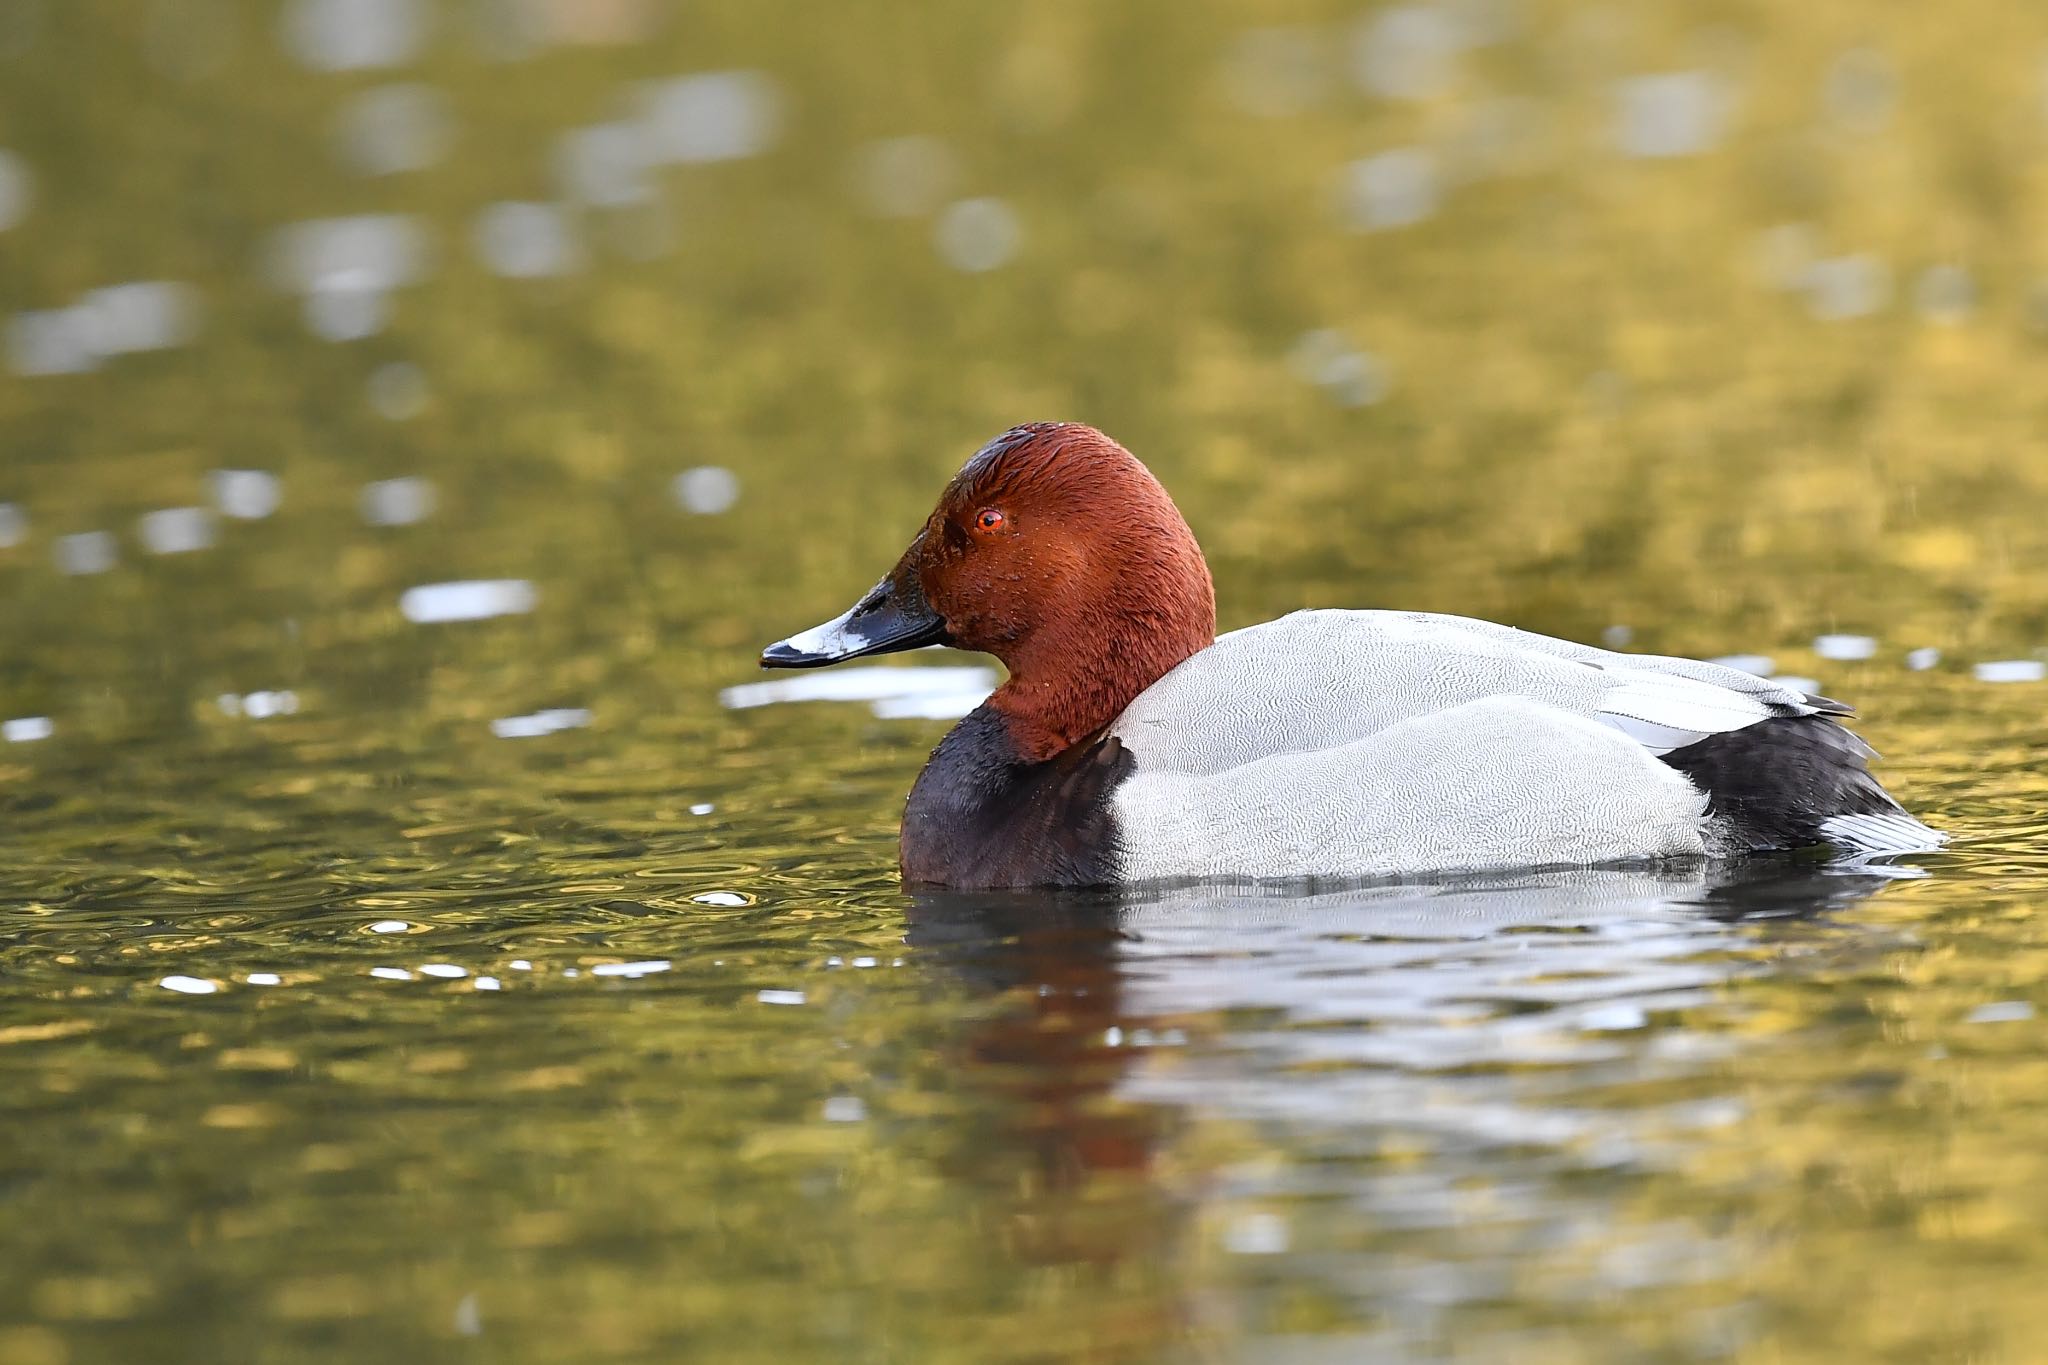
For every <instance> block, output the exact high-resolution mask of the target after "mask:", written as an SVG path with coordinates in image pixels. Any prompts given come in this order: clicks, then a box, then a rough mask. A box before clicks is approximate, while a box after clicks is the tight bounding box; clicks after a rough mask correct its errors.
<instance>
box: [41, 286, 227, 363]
mask: <svg viewBox="0 0 2048 1365" xmlns="http://www.w3.org/2000/svg"><path fill="white" fill-rule="evenodd" d="M72 308H73V311H74V312H75V313H76V314H77V317H78V320H79V325H80V326H81V327H83V328H84V336H85V341H86V344H87V345H88V346H89V347H90V348H91V349H92V350H93V351H94V352H95V353H97V354H99V355H102V356H116V355H130V354H133V353H135V352H138V351H160V350H165V349H168V348H170V347H173V346H182V345H184V344H185V343H186V342H188V341H190V340H191V339H192V338H193V337H194V336H195V335H197V334H198V331H199V291H198V290H197V289H194V288H193V287H192V286H191V285H189V284H179V283H177V282H175V281H172V280H136V281H133V282H131V283H127V284H111V285H107V286H106V287H104V288H101V289H92V290H88V291H87V292H86V293H85V294H84V295H83V296H82V297H81V298H80V299H79V300H78V302H77V303H76V304H74V305H72Z"/></svg>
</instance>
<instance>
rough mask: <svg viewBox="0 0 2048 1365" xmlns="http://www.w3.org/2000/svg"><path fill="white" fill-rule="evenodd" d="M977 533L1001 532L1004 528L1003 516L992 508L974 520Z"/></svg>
mask: <svg viewBox="0 0 2048 1365" xmlns="http://www.w3.org/2000/svg"><path fill="white" fill-rule="evenodd" d="M974 528H975V529H976V530H977V531H1000V530H1001V529H1002V528H1003V514H1002V513H1001V512H998V511H996V509H995V508H993V507H991V508H989V509H988V510H987V511H985V512H983V513H982V514H981V515H980V516H978V517H976V518H975V519H974Z"/></svg>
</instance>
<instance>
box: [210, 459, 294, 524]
mask: <svg viewBox="0 0 2048 1365" xmlns="http://www.w3.org/2000/svg"><path fill="white" fill-rule="evenodd" d="M209 481H210V482H211V483H212V485H213V505H214V506H216V507H218V508H219V509H220V513H221V515H222V516H224V517H233V518H234V519H235V520H237V521H261V520H263V518H265V517H267V516H269V515H270V514H271V513H273V512H275V511H276V510H277V509H278V505H279V504H280V503H282V502H283V501H284V485H283V484H281V483H279V482H278V478H277V475H275V474H272V473H270V472H269V471H268V470H264V469H216V470H214V471H213V473H212V474H211V475H210V476H209Z"/></svg>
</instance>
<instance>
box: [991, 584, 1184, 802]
mask: <svg viewBox="0 0 2048 1365" xmlns="http://www.w3.org/2000/svg"><path fill="white" fill-rule="evenodd" d="M1203 587H1204V589H1205V590H1206V589H1207V587H1208V580H1207V576H1206V575H1204V577H1203ZM1108 619H1109V620H1110V621H1113V622H1115V623H1116V627H1117V633H1116V634H1113V635H1112V634H1106V633H1105V634H1102V635H1099V636H1094V637H1093V638H1092V639H1074V638H1067V637H1064V636H1061V635H1055V636H1053V637H1051V638H1043V639H1040V638H1034V639H1033V640H1032V641H1030V642H1029V643H1028V644H1027V645H1026V646H1025V647H1024V648H1022V649H1021V650H1019V651H1018V652H1017V653H1016V654H1015V655H1014V656H1013V657H1011V658H1007V659H1005V660H1004V661H1003V662H1004V663H1005V664H1006V665H1008V667H1009V669H1010V679H1009V681H1008V682H1006V683H1004V684H1003V685H1002V686H1001V687H999V688H997V689H996V692H995V695H994V696H992V697H990V698H989V700H988V704H989V707H990V708H991V709H992V710H994V711H995V712H996V714H997V715H999V716H1001V717H1002V719H1003V722H1004V724H1005V726H1006V727H1007V729H1008V731H1009V738H1010V742H1011V744H1012V745H1013V746H1014V747H1015V748H1016V751H1017V757H1018V758H1019V759H1020V760H1022V761H1023V762H1025V763H1044V762H1046V761H1047V760H1049V759H1053V758H1056V757H1058V756H1059V755H1060V754H1062V753H1064V752H1066V751H1067V750H1068V749H1070V748H1072V747H1073V746H1074V745H1076V744H1082V743H1086V742H1088V741H1090V740H1092V739H1094V738H1095V737H1096V736H1098V735H1100V734H1101V733H1102V732H1103V731H1104V730H1106V729H1108V728H1109V725H1110V723H1111V722H1112V721H1114V720H1115V719H1116V718H1117V717H1118V716H1120V715H1122V714H1123V713H1124V709H1125V708H1126V707H1128V706H1129V705H1130V704H1131V703H1132V702H1133V701H1136V700H1137V697H1138V694H1139V693H1140V692H1143V691H1144V690H1145V689H1146V688H1148V687H1150V686H1151V685H1152V684H1153V683H1155V682H1158V681H1159V680H1160V679H1161V678H1162V677H1164V676H1165V675H1166V673H1167V670H1169V669H1171V668H1172V667H1174V665H1176V664H1178V663H1180V661H1181V660H1183V659H1185V658H1187V657H1188V656H1190V655H1192V654H1194V653H1195V652H1196V651H1198V650H1202V649H1206V648H1208V647H1209V645H1210V644H1211V643H1212V642H1213V641H1214V640H1215V638H1216V608H1215V601H1214V598H1212V597H1210V596H1209V595H1208V594H1207V592H1206V591H1205V592H1204V593H1203V594H1202V595H1201V597H1200V599H1199V600H1196V601H1193V602H1190V603H1189V604H1187V606H1186V607H1185V608H1184V609H1183V610H1180V611H1177V612H1173V613H1169V614H1165V615H1160V614H1147V615H1144V616H1139V617H1119V616H1116V615H1111V616H1109V618H1108Z"/></svg>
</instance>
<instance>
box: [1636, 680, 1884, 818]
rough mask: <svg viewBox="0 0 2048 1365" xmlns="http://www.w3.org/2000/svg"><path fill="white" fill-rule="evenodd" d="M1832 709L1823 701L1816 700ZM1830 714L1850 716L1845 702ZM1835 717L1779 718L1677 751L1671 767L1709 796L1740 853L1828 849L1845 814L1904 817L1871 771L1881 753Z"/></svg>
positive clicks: (1667, 759)
mask: <svg viewBox="0 0 2048 1365" xmlns="http://www.w3.org/2000/svg"><path fill="white" fill-rule="evenodd" d="M1813 700H1814V701H1816V702H1824V700H1825V699H1823V698H1814V699H1813ZM1825 704H1826V705H1827V706H1829V707H1840V712H1839V713H1834V712H1831V713H1830V714H1843V713H1847V711H1848V709H1849V708H1847V707H1845V706H1842V704H1841V703H1840V702H1826V703H1825ZM1830 714H1823V715H1811V716H1773V717H1771V718H1770V719H1768V720H1760V721H1758V722H1757V723H1756V724H1754V725H1746V726H1744V727H1743V728H1742V729H1740V730H1729V731H1727V732H1726V733H1723V734H1718V735H1708V736H1707V737H1706V738H1705V739H1703V740H1701V741H1699V742H1698V743H1697V744H1688V745H1686V746H1685V747H1684V748H1683V749H1673V750H1672V751H1671V752H1670V753H1668V754H1666V755H1664V761H1665V762H1666V763H1669V764H1670V765H1671V766H1672V767H1674V768H1676V769H1678V771H1680V772H1682V773H1684V774H1685V775H1686V777H1687V779H1689V780H1690V781H1691V782H1692V784H1693V785H1694V786H1695V787H1698V788H1699V789H1700V790H1701V791H1703V792H1705V793H1706V794H1707V813H1708V815H1709V816H1711V817H1714V818H1715V819H1716V820H1717V821H1718V823H1719V824H1720V826H1721V828H1722V829H1723V830H1724V831H1725V832H1726V834H1727V836H1728V837H1729V839H1730V840H1731V842H1732V843H1733V844H1734V845H1735V847H1737V848H1747V849H1750V850H1763V849H1772V848H1798V847H1801V846H1802V845H1806V844H1819V843H1826V842H1827V841H1828V836H1827V834H1826V832H1825V831H1824V830H1823V829H1822V826H1823V824H1825V822H1827V821H1828V820H1830V819H1833V818H1834V817H1836V816H1838V815H1899V814H1903V813H1904V812H1903V809H1902V808H1901V807H1900V805H1899V803H1898V802H1896V801H1894V800H1892V798H1891V797H1890V796H1889V795H1888V794H1887V793H1886V792H1885V789H1884V788H1883V787H1880V786H1879V785H1878V784H1877V779H1876V778H1875V777H1872V776H1871V775H1870V769H1869V767H1868V766H1866V765H1867V764H1868V762H1869V760H1870V759H1872V758H1875V757H1876V754H1874V753H1873V752H1872V751H1871V748H1870V746H1869V745H1867V744H1865V743H1864V742H1863V741H1862V740H1860V739H1858V738H1857V737H1856V736H1855V735H1853V734H1851V733H1850V732H1849V731H1847V730H1845V729H1843V728H1842V727H1841V726H1840V725H1837V724H1836V723H1835V722H1834V721H1833V720H1832V719H1831V718H1830Z"/></svg>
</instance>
